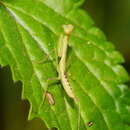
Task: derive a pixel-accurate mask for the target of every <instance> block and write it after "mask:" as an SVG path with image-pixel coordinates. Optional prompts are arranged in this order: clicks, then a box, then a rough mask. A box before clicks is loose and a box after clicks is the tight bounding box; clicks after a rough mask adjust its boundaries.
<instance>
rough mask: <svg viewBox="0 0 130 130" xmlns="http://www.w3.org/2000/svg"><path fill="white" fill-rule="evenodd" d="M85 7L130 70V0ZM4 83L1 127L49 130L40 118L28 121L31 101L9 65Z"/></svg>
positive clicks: (92, 0) (0, 75) (0, 81)
mask: <svg viewBox="0 0 130 130" xmlns="http://www.w3.org/2000/svg"><path fill="white" fill-rule="evenodd" d="M83 8H85V9H86V10H87V11H88V12H89V14H90V15H91V16H92V17H93V19H94V21H95V23H96V24H97V26H98V27H100V28H101V29H102V30H103V31H104V32H105V34H106V35H107V37H108V39H109V40H110V41H112V42H113V43H115V45H116V47H117V49H118V50H120V52H122V54H123V55H124V57H125V59H126V63H125V64H124V66H125V67H126V69H127V70H128V71H129V72H130V55H129V54H130V53H129V52H130V38H129V36H130V13H129V12H130V1H122V0H86V3H85V4H84V5H83ZM0 87H1V88H0V90H1V91H0V130H23V129H25V130H28V129H29V130H37V129H38V130H40V129H41V130H46V128H45V126H44V125H43V122H42V121H41V120H39V119H35V120H33V121H30V122H27V114H28V110H29V103H28V102H27V101H21V99H20V97H21V95H20V94H21V83H17V84H14V83H13V81H12V77H11V73H10V70H9V68H8V67H6V68H3V69H1V70H0Z"/></svg>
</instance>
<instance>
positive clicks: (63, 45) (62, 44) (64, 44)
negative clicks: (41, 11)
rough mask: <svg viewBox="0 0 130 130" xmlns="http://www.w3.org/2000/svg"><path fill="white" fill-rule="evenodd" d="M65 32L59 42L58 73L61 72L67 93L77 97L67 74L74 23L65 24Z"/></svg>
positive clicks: (61, 78) (60, 75)
mask: <svg viewBox="0 0 130 130" xmlns="http://www.w3.org/2000/svg"><path fill="white" fill-rule="evenodd" d="M62 27H63V29H64V34H62V35H61V36H60V38H59V42H58V57H59V58H60V61H59V64H58V69H57V70H58V73H59V79H60V81H61V83H62V85H63V88H64V90H65V91H66V93H67V95H68V96H69V97H71V98H73V99H74V98H75V96H74V94H73V91H72V88H71V86H70V84H69V82H68V79H67V76H66V56H67V49H68V42H69V38H70V34H71V32H72V31H73V28H74V27H73V25H71V24H68V25H63V26H62Z"/></svg>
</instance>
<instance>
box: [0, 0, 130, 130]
mask: <svg viewBox="0 0 130 130" xmlns="http://www.w3.org/2000/svg"><path fill="white" fill-rule="evenodd" d="M0 3H1V4H0V64H1V66H6V65H9V66H10V68H11V70H12V75H13V79H14V81H15V82H17V81H21V82H22V84H23V90H22V98H23V99H28V100H29V102H30V105H31V107H30V113H29V119H33V118H36V117H38V118H41V119H42V120H44V121H45V123H46V125H47V126H48V127H49V128H51V127H56V128H59V129H60V130H87V129H91V130H129V129H130V127H129V124H130V119H129V114H130V101H129V98H130V91H129V89H128V87H127V86H126V85H125V84H124V83H125V82H127V81H128V80H129V77H128V74H127V72H126V71H125V70H124V68H123V67H122V66H121V65H120V64H121V63H123V62H124V59H123V57H122V56H121V54H120V53H119V52H118V51H116V50H115V48H114V46H113V45H112V44H111V43H110V42H108V41H107V39H106V37H105V35H104V34H103V32H102V31H101V30H100V29H98V28H97V27H95V26H94V22H93V20H92V19H91V17H90V16H89V15H88V14H87V13H86V12H84V11H83V10H81V9H80V8H79V5H80V4H81V3H82V0H81V1H79V0H64V1H63V0H1V2H0ZM64 24H72V25H73V26H74V31H73V32H72V34H71V37H70V42H69V51H68V57H67V68H66V71H67V77H68V80H69V82H70V85H71V86H72V89H73V91H74V94H75V96H76V100H77V102H76V103H75V102H74V101H73V100H72V99H70V98H69V97H68V96H67V95H66V93H65V91H64V89H63V87H62V84H61V83H59V82H55V81H53V80H48V79H51V78H55V77H58V73H57V69H56V67H57V65H56V63H57V62H56V61H57V58H58V57H57V54H56V53H55V51H53V50H56V47H57V42H58V39H59V37H60V35H61V34H62V33H63V29H62V25H64ZM46 90H47V91H48V92H49V93H51V95H52V96H51V98H52V101H54V104H49V102H48V101H47V98H45V92H46Z"/></svg>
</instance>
